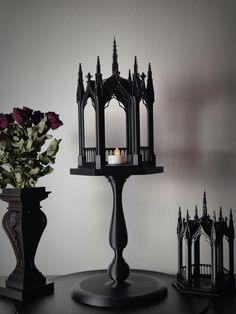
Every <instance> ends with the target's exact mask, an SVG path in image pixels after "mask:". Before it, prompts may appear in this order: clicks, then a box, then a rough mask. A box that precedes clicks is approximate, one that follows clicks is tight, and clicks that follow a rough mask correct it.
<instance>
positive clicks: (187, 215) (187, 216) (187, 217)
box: [186, 209, 190, 221]
mask: <svg viewBox="0 0 236 314" xmlns="http://www.w3.org/2000/svg"><path fill="white" fill-rule="evenodd" d="M189 218H190V216H189V211H188V209H187V214H186V219H187V221H188V220H189Z"/></svg>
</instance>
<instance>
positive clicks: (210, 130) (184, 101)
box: [158, 74, 236, 181]
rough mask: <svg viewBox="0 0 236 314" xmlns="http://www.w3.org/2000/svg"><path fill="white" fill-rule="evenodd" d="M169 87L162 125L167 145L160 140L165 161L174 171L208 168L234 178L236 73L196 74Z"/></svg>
mask: <svg viewBox="0 0 236 314" xmlns="http://www.w3.org/2000/svg"><path fill="white" fill-rule="evenodd" d="M171 85H172V86H171ZM168 86H169V88H168V95H165V97H166V104H165V105H163V106H165V107H166V109H165V110H166V115H167V117H168V120H167V119H166V121H168V125H165V126H163V128H162V127H161V128H160V129H162V130H164V129H165V130H166V133H167V135H168V138H166V136H167V135H166V136H165V137H164V139H165V142H167V144H166V143H164V142H163V139H161V138H160V139H158V141H160V143H159V144H160V146H161V149H160V151H162V155H163V161H165V164H167V163H168V165H169V167H171V168H175V171H178V170H181V171H182V169H185V172H187V173H188V175H189V174H195V175H197V176H199V175H202V171H205V174H206V175H209V174H212V175H213V174H214V173H215V175H216V176H217V177H218V178H219V179H220V180H229V181H231V180H234V178H235V175H236V124H235V116H236V76H235V75H234V74H231V75H229V74H228V75H222V74H221V76H217V75H214V76H212V77H211V78H208V79H206V78H205V79H204V77H199V78H197V76H196V75H195V76H194V78H188V79H185V80H181V79H180V80H179V81H178V82H176V83H175V84H168ZM170 86H171V87H170ZM158 114H159V113H158ZM160 122H161V121H160ZM161 123H162V122H161ZM162 132H164V131H162ZM162 134H163V133H162ZM166 170H167V171H168V167H167V168H166ZM172 170H173V169H172ZM172 170H171V171H172Z"/></svg>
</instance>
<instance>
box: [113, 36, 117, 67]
mask: <svg viewBox="0 0 236 314" xmlns="http://www.w3.org/2000/svg"><path fill="white" fill-rule="evenodd" d="M117 58H118V56H117V47H116V38H115V37H114V41H113V55H112V60H113V62H112V73H117V72H118V62H117Z"/></svg>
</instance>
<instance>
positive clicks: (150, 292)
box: [72, 270, 167, 308]
mask: <svg viewBox="0 0 236 314" xmlns="http://www.w3.org/2000/svg"><path fill="white" fill-rule="evenodd" d="M166 295H167V288H166V286H165V285H164V284H163V282H162V281H161V280H160V279H158V278H157V276H155V274H153V273H152V272H150V273H148V272H147V271H141V270H140V271H131V273H130V276H129V280H127V281H126V282H125V284H124V283H123V285H121V284H120V285H116V286H114V282H113V281H111V280H110V279H109V276H108V275H107V273H106V271H104V270H102V271H96V272H95V274H91V273H89V274H87V276H86V277H85V278H84V279H81V280H79V281H78V282H77V283H76V285H75V287H74V288H73V290H72V298H73V299H74V300H76V301H79V302H81V303H85V304H89V305H93V306H98V307H110V308H129V307H139V306H144V305H147V304H148V305H150V304H151V303H153V302H158V301H161V300H163V299H164V298H165V297H166Z"/></svg>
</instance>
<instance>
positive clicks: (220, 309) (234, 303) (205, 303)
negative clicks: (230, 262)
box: [0, 270, 236, 314]
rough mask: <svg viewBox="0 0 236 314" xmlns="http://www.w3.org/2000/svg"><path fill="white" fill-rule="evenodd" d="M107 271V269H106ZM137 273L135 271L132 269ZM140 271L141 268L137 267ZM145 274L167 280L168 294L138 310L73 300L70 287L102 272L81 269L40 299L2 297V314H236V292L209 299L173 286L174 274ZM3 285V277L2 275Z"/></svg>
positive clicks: (62, 277)
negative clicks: (191, 294)
mask: <svg viewBox="0 0 236 314" xmlns="http://www.w3.org/2000/svg"><path fill="white" fill-rule="evenodd" d="M104 272H105V271H104ZM133 272H134V273H135V272H136V270H133ZM137 272H139V270H137ZM143 272H144V273H145V274H146V275H151V276H156V277H157V278H158V279H160V280H161V281H163V282H165V285H166V286H167V288H168V297H167V298H165V300H163V301H162V302H159V303H158V302H157V303H152V304H150V305H149V306H146V307H142V306H140V307H138V308H135V309H127V308H122V309H111V308H99V307H96V308H94V307H92V306H86V305H83V304H80V303H78V302H74V300H73V299H72V298H71V296H70V292H71V287H72V286H73V285H74V284H75V283H77V282H80V281H82V280H83V279H84V278H87V277H88V276H89V275H93V276H94V275H96V274H98V273H100V270H99V271H92V272H82V273H77V274H71V275H67V276H60V277H57V278H55V277H54V278H52V280H53V281H54V282H55V293H54V294H53V295H49V296H44V297H42V298H38V299H37V300H30V301H29V302H25V303H20V302H13V301H11V300H9V299H5V298H3V297H0V313H1V314H13V313H15V314H78V313H79V314H100V313H101V314H104V313H107V314H200V313H201V314H203V313H204V314H235V313H236V295H234V296H222V297H220V298H209V297H206V296H204V297H203V296H199V297H195V296H189V295H188V296H186V295H182V294H180V293H178V291H176V289H174V288H173V287H172V284H171V283H172V281H173V280H174V276H172V275H167V274H162V273H156V272H148V271H143ZM0 285H1V278H0Z"/></svg>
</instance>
